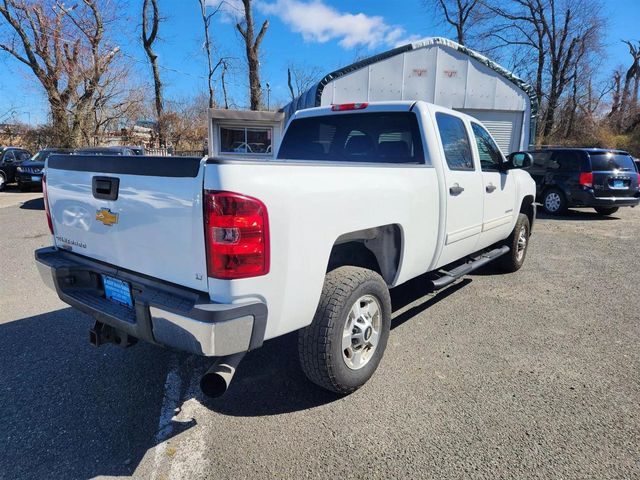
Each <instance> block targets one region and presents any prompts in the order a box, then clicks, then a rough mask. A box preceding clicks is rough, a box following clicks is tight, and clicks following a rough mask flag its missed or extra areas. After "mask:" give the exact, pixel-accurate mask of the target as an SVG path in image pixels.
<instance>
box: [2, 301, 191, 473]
mask: <svg viewBox="0 0 640 480" xmlns="http://www.w3.org/2000/svg"><path fill="white" fill-rule="evenodd" d="M91 324H92V320H91V319H89V317H86V316H84V315H81V314H78V313H76V312H75V311H74V310H72V309H70V308H65V309H62V310H57V311H54V312H50V313H46V314H42V315H37V316H33V317H30V318H24V319H21V320H16V321H13V322H10V323H5V324H0V365H1V367H0V385H2V387H1V388H0V404H1V405H2V410H1V411H0V424H1V425H2V441H1V442H0V443H1V445H2V446H1V447H0V452H2V454H1V456H0V472H2V473H1V474H0V477H2V478H20V479H31V478H33V479H40V478H79V479H88V478H94V477H96V476H100V475H109V476H125V475H131V474H132V473H133V471H134V470H135V468H136V467H137V466H138V464H139V463H140V461H141V459H142V458H143V456H144V455H145V454H146V453H147V451H148V450H149V449H150V448H152V447H154V446H155V445H156V444H157V443H158V440H157V439H156V432H157V429H158V417H159V412H160V409H161V406H162V402H163V397H164V384H165V378H166V375H167V368H168V361H169V356H170V355H175V354H171V353H170V352H168V351H166V350H163V349H160V348H157V347H153V346H151V345H148V344H142V343H140V344H138V345H137V346H136V347H134V348H130V349H128V350H126V351H125V350H121V349H119V348H117V347H114V346H107V347H101V348H100V349H95V348H94V347H92V346H90V345H89V343H88V329H89V327H90V326H91ZM185 359H187V357H186V356H185V357H184V358H182V357H180V362H181V363H188V362H185V361H184V360H185ZM185 374H186V373H185ZM172 423H173V425H172V429H171V432H170V433H169V434H168V435H167V436H168V437H173V436H175V435H179V434H180V433H181V432H183V431H184V430H187V429H189V428H191V427H193V426H194V425H195V422H194V421H191V422H186V423H179V422H172ZM162 440H165V438H164V437H163V438H162Z"/></svg>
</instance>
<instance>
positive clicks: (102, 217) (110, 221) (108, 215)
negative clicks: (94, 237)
mask: <svg viewBox="0 0 640 480" xmlns="http://www.w3.org/2000/svg"><path fill="white" fill-rule="evenodd" d="M96 220H98V221H100V222H102V223H104V224H105V225H106V226H107V227H110V226H112V225H114V224H116V223H118V214H117V213H112V212H111V210H110V209H108V208H101V209H100V210H98V211H97V212H96Z"/></svg>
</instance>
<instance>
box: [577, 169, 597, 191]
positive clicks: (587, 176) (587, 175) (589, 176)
mask: <svg viewBox="0 0 640 480" xmlns="http://www.w3.org/2000/svg"><path fill="white" fill-rule="evenodd" d="M574 178H575V177H574ZM579 182H580V185H582V186H583V187H588V188H593V173H592V172H582V173H581V174H580V180H579Z"/></svg>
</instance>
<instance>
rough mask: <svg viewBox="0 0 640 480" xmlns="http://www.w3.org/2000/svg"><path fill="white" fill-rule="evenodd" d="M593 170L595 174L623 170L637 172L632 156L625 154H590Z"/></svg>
mask: <svg viewBox="0 0 640 480" xmlns="http://www.w3.org/2000/svg"><path fill="white" fill-rule="evenodd" d="M589 156H590V157H591V169H592V170H593V171H594V172H612V171H614V170H622V171H627V172H635V171H636V166H635V164H634V162H633V158H631V155H628V154H624V153H610V152H597V153H589Z"/></svg>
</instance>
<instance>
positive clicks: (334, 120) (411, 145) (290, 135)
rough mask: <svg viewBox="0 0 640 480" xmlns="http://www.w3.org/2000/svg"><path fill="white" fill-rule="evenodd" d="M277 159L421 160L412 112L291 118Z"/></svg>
mask: <svg viewBox="0 0 640 480" xmlns="http://www.w3.org/2000/svg"><path fill="white" fill-rule="evenodd" d="M278 159H287V160H321V161H328V162H375V163H424V156H423V152H422V142H421V140H420V131H419V130H418V122H417V120H416V116H415V114H414V113H412V112H379V113H355V114H338V115H324V116H319V117H309V118H300V119H297V120H294V121H293V122H292V123H291V125H290V126H289V128H288V129H287V133H286V134H285V136H284V139H283V141H282V146H281V148H280V151H279V152H278Z"/></svg>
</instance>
